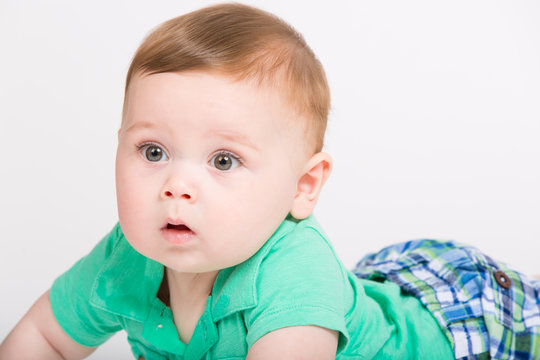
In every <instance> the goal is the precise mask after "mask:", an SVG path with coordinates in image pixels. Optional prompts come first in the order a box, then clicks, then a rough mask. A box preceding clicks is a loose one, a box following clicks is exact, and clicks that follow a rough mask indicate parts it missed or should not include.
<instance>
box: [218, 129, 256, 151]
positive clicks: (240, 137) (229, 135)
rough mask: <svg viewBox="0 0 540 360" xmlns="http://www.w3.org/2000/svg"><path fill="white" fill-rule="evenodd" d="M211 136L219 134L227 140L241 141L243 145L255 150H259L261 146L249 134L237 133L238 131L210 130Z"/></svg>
mask: <svg viewBox="0 0 540 360" xmlns="http://www.w3.org/2000/svg"><path fill="white" fill-rule="evenodd" d="M208 135H209V136H218V137H220V138H223V139H225V140H229V141H232V142H235V143H239V144H241V145H244V146H247V147H250V148H252V149H253V150H255V151H259V147H258V146H257V145H256V144H255V143H254V142H253V141H251V140H250V139H249V137H248V136H246V135H244V134H241V133H237V132H231V131H217V130H212V131H209V132H208Z"/></svg>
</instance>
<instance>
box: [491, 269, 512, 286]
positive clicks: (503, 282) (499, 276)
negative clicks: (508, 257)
mask: <svg viewBox="0 0 540 360" xmlns="http://www.w3.org/2000/svg"><path fill="white" fill-rule="evenodd" d="M493 275H494V276H495V280H496V281H497V284H499V285H500V286H501V287H503V288H505V289H510V288H511V287H512V280H510V278H509V277H508V275H506V274H505V273H504V272H503V271H501V270H497V271H495V273H494V274H493Z"/></svg>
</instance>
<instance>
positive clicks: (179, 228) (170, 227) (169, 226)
mask: <svg viewBox="0 0 540 360" xmlns="http://www.w3.org/2000/svg"><path fill="white" fill-rule="evenodd" d="M167 230H177V231H182V230H183V231H190V230H191V229H190V228H188V227H187V226H186V225H173V224H167Z"/></svg>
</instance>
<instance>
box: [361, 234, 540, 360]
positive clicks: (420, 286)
mask: <svg viewBox="0 0 540 360" xmlns="http://www.w3.org/2000/svg"><path fill="white" fill-rule="evenodd" d="M353 272H354V273H355V274H356V275H357V276H358V277H361V278H365V279H371V280H376V281H384V280H389V281H392V282H395V283H397V284H398V285H399V286H400V287H401V289H402V291H404V292H406V293H409V294H412V295H414V296H416V297H417V298H418V299H420V301H421V302H422V303H423V304H424V306H426V307H427V309H428V310H430V311H431V313H432V314H433V316H434V317H435V319H436V320H437V322H438V323H439V325H440V326H441V328H442V329H443V331H444V333H445V334H446V336H447V338H448V340H449V341H450V343H451V344H452V347H453V349H454V355H455V357H456V359H467V360H468V359H540V281H537V280H533V279H532V278H528V277H526V276H525V275H523V274H520V273H519V272H517V271H514V270H511V269H509V268H508V267H507V266H506V265H505V264H503V263H501V262H498V261H495V260H493V259H492V258H490V257H489V256H487V255H485V254H483V253H482V252H480V251H479V250H478V249H476V248H474V247H471V246H466V245H462V244H459V243H455V242H441V241H436V240H415V241H409V242H405V243H400V244H396V245H392V246H389V247H386V248H384V249H383V250H381V251H379V252H377V253H374V254H370V255H368V256H366V257H365V258H363V259H362V260H361V261H360V262H359V263H358V264H357V265H356V268H355V269H354V270H353Z"/></svg>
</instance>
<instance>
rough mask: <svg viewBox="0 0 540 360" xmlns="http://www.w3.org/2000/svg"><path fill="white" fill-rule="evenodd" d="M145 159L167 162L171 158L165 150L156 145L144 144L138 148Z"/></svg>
mask: <svg viewBox="0 0 540 360" xmlns="http://www.w3.org/2000/svg"><path fill="white" fill-rule="evenodd" d="M138 148H139V151H141V153H142V155H143V156H144V158H145V159H146V160H148V161H151V162H158V161H165V160H168V159H169V158H168V157H167V154H166V153H165V151H163V149H162V148H161V147H160V146H158V145H156V144H143V145H141V146H139V147H138Z"/></svg>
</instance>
